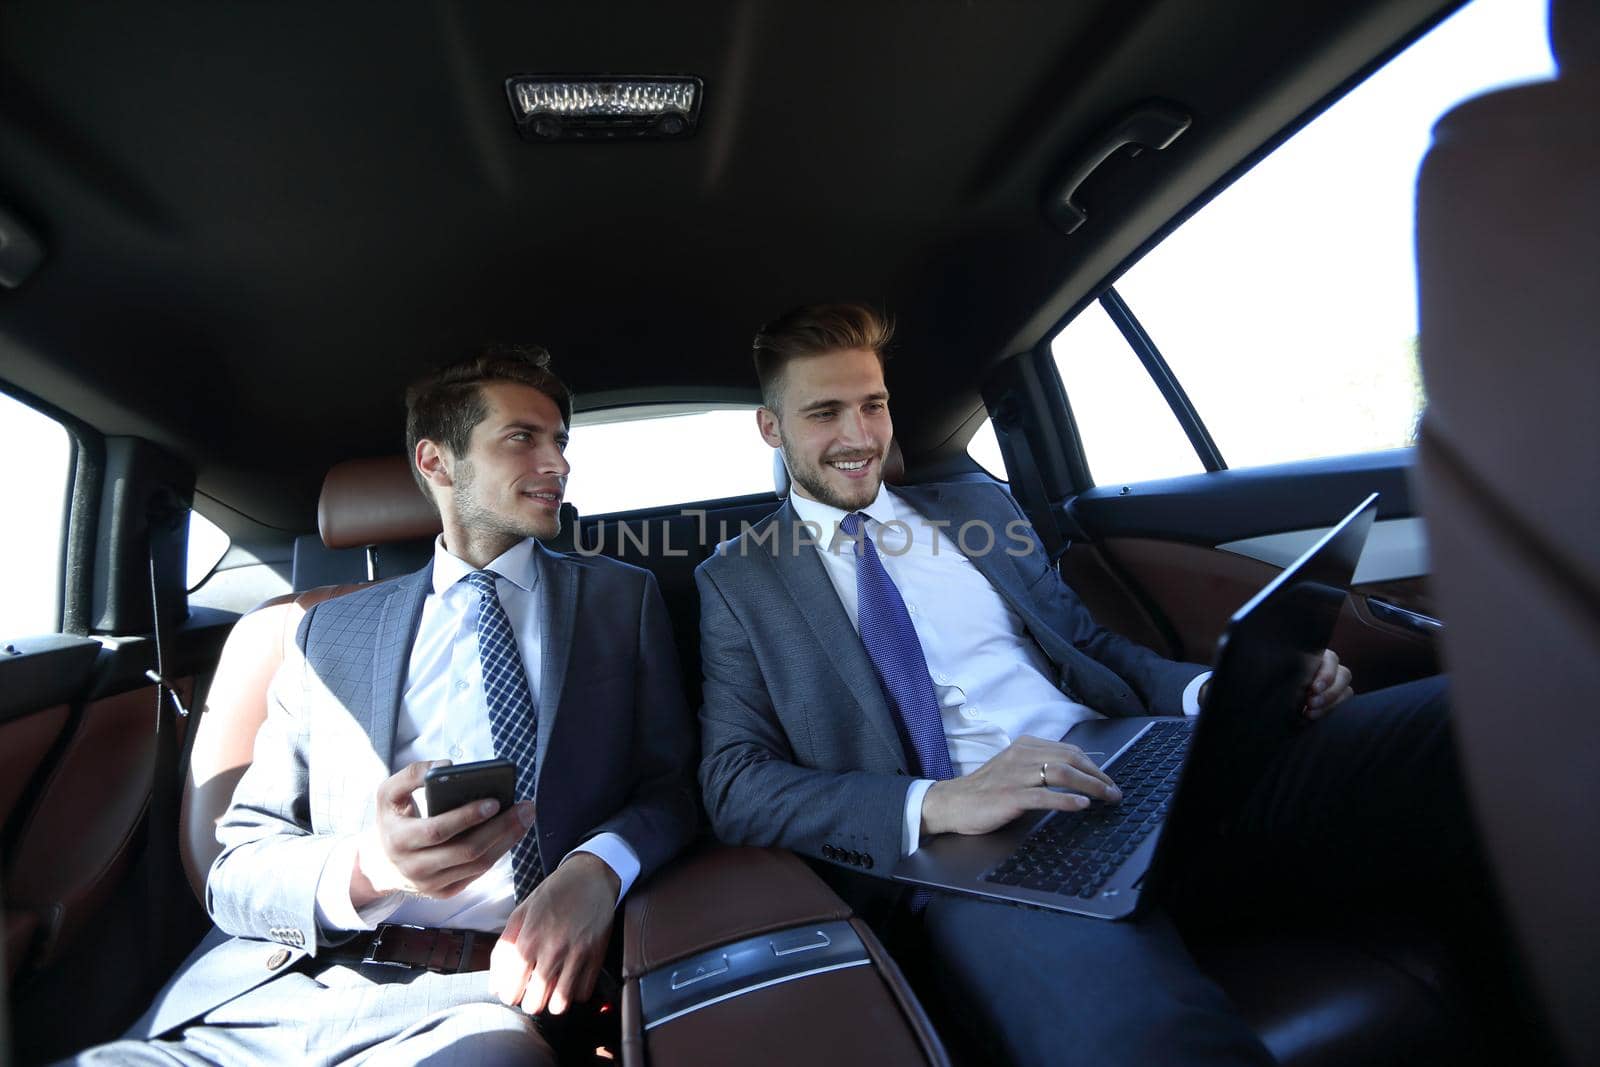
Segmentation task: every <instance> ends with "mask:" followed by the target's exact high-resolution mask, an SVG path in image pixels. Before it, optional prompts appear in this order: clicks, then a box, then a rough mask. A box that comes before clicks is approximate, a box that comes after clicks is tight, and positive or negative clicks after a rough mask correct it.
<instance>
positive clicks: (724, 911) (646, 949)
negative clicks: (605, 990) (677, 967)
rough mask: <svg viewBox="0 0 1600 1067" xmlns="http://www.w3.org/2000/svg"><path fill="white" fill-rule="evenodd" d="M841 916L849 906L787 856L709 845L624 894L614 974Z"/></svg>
mask: <svg viewBox="0 0 1600 1067" xmlns="http://www.w3.org/2000/svg"><path fill="white" fill-rule="evenodd" d="M849 917H850V908H849V906H848V905H846V904H845V902H844V901H842V900H840V899H839V897H838V895H837V894H835V893H834V891H833V890H831V889H829V888H828V886H827V885H826V884H825V883H824V882H823V881H822V879H821V878H819V877H817V875H816V874H815V873H813V872H812V870H811V869H810V868H809V867H807V866H806V865H805V863H804V862H803V861H801V860H800V859H798V858H797V857H796V856H795V855H794V854H793V853H791V852H788V851H786V850H784V849H772V848H732V847H729V846H726V845H709V846H706V847H703V848H700V849H697V850H694V851H691V852H689V853H688V854H687V855H685V856H684V857H683V858H682V859H680V860H678V861H677V862H675V863H673V864H672V865H670V866H669V867H667V868H666V869H665V870H663V871H661V872H660V873H659V874H657V875H656V876H655V877H653V878H652V879H650V881H649V882H648V883H647V884H645V885H643V886H641V887H640V888H638V889H636V890H635V891H634V892H632V893H630V894H629V895H628V899H627V904H626V911H625V913H624V917H623V950H622V977H623V979H624V980H628V979H632V978H637V977H639V976H641V975H643V974H647V973H648V972H650V971H653V970H656V969H657V968H659V967H662V966H664V965H666V964H669V963H674V962H676V961H678V960H682V959H685V958H687V957H689V956H693V955H695V954H696V953H699V952H703V951H705V950H706V949H709V948H715V947H716V946H718V945H723V944H727V943H728V942H731V941H739V940H741V939H744V938H747V937H754V936H756V935H757V934H763V933H768V932H770V931H773V930H782V929H785V928H787V927H790V926H798V925H800V924H802V923H824V922H832V921H836V920H842V919H848V918H849Z"/></svg>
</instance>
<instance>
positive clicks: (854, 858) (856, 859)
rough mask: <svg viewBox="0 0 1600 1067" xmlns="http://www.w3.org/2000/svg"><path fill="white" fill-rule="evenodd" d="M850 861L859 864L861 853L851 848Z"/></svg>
mask: <svg viewBox="0 0 1600 1067" xmlns="http://www.w3.org/2000/svg"><path fill="white" fill-rule="evenodd" d="M850 862H851V863H853V864H855V865H856V866H857V867H859V866H861V853H859V852H857V851H856V850H855V849H851V850H850Z"/></svg>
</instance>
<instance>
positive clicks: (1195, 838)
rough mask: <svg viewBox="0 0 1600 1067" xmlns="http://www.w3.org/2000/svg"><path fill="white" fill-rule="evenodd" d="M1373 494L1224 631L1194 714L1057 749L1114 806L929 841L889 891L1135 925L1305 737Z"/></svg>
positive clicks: (1114, 723) (1109, 726)
mask: <svg viewBox="0 0 1600 1067" xmlns="http://www.w3.org/2000/svg"><path fill="white" fill-rule="evenodd" d="M1377 499H1378V494H1376V493H1373V494H1372V495H1371V496H1369V497H1367V499H1366V500H1364V501H1362V502H1361V504H1360V505H1358V506H1357V507H1356V508H1355V510H1353V511H1352V512H1350V514H1348V515H1346V516H1345V517H1344V518H1343V519H1342V520H1340V522H1339V523H1338V525H1336V526H1334V527H1333V529H1331V530H1329V531H1328V532H1327V533H1326V534H1325V535H1323V536H1322V537H1321V538H1320V539H1318V541H1317V543H1316V544H1314V545H1312V546H1311V547H1310V548H1309V549H1307V550H1306V551H1305V553H1304V554H1303V555H1301V557H1300V558H1299V559H1297V560H1295V561H1294V562H1293V563H1291V564H1290V565H1289V566H1288V567H1286V568H1284V570H1283V571H1282V572H1281V573H1279V574H1278V575H1277V576H1276V577H1274V578H1273V579H1272V581H1270V582H1268V583H1267V585H1266V587H1265V588H1263V589H1262V590H1261V591H1260V592H1259V593H1257V594H1256V595H1255V596H1254V597H1252V598H1251V599H1250V600H1249V602H1248V603H1246V604H1245V605H1244V606H1243V607H1241V608H1240V609H1239V610H1238V611H1236V612H1235V613H1234V614H1233V617H1232V618H1231V619H1229V620H1228V625H1227V628H1226V630H1225V631H1224V632H1223V635H1222V637H1221V639H1220V640H1219V642H1218V645H1217V656H1216V666H1215V668H1214V669H1213V673H1212V675H1211V683H1210V688H1209V689H1208V691H1207V697H1206V706H1205V710H1204V713H1203V714H1201V715H1199V716H1197V717H1194V718H1176V717H1173V716H1159V717H1157V716H1146V717H1138V718H1118V719H1094V720H1090V721H1088V722H1081V723H1078V724H1077V725H1076V726H1074V727H1073V728H1072V729H1071V730H1070V731H1068V732H1067V735H1066V737H1065V738H1063V740H1066V741H1070V742H1072V743H1073V744H1075V745H1077V746H1078V747H1079V748H1082V749H1083V750H1084V751H1085V752H1086V753H1088V754H1089V757H1090V758H1091V759H1093V760H1094V761H1095V762H1096V763H1097V764H1099V765H1100V766H1101V768H1103V769H1104V770H1105V771H1106V772H1107V773H1108V774H1110V775H1111V777H1112V778H1113V779H1114V780H1116V782H1117V785H1118V787H1119V788H1120V789H1121V790H1122V797H1123V799H1122V803H1120V804H1102V803H1099V802H1096V803H1095V804H1094V805H1092V806H1091V807H1089V808H1088V809H1086V810H1084V811H1081V812H1050V813H1044V814H1041V813H1039V812H1030V813H1028V814H1026V815H1024V816H1022V817H1021V818H1019V819H1017V820H1015V821H1013V822H1011V823H1009V824H1007V825H1006V826H1004V827H1002V828H1000V829H999V830H996V831H995V832H993V833H990V834H982V835H975V836H968V835H961V834H942V835H940V836H938V837H936V838H933V839H931V840H929V841H927V842H925V843H924V844H923V845H922V847H921V848H919V849H918V850H917V851H916V852H914V853H912V854H911V855H910V856H907V857H905V858H904V859H902V860H901V861H900V863H899V864H898V865H897V866H896V867H895V869H894V872H893V877H894V878H895V879H896V880H897V881H902V882H911V883H914V884H918V885H925V886H933V887H936V888H940V889H948V890H954V891H957V892H961V893H970V894H974V895H977V896H983V897H990V898H993V899H997V900H1006V901H1012V902H1015V903H1021V904H1031V905H1034V906H1036V907H1042V908H1051V909H1054V910H1056V911H1066V912H1072V913H1074V914H1078V915H1089V916H1093V917H1096V918H1102V919H1124V918H1128V917H1130V916H1132V915H1135V914H1136V913H1137V912H1138V911H1139V910H1140V908H1141V905H1142V903H1143V902H1144V901H1145V900H1147V899H1148V898H1149V897H1151V896H1152V895H1153V890H1157V889H1159V887H1160V886H1161V884H1163V882H1164V881H1165V880H1167V879H1168V878H1170V873H1169V872H1172V871H1174V870H1178V869H1181V868H1182V867H1183V866H1184V864H1185V854H1186V852H1187V851H1188V850H1189V849H1191V848H1197V847H1201V846H1202V844H1203V842H1204V840H1205V838H1206V836H1207V835H1208V834H1209V832H1210V831H1211V830H1212V829H1213V828H1215V827H1217V826H1219V825H1220V824H1221V823H1222V822H1223V821H1224V820H1226V819H1227V818H1229V817H1230V816H1232V815H1233V814H1235V813H1236V812H1238V811H1240V810H1241V809H1242V808H1243V806H1244V803H1245V799H1246V797H1247V796H1248V794H1249V792H1250V790H1251V789H1252V788H1253V787H1254V786H1255V784H1256V782H1257V781H1259V780H1260V779H1261V777H1262V775H1263V774H1264V773H1265V771H1266V769H1267V767H1268V765H1269V764H1270V763H1271V762H1272V759H1273V757H1274V756H1275V755H1276V754H1277V753H1278V752H1279V751H1280V750H1281V749H1282V748H1283V746H1284V745H1285V744H1287V743H1288V741H1289V740H1290V739H1291V738H1292V737H1293V736H1294V735H1295V734H1296V733H1298V732H1299V731H1300V730H1301V729H1303V728H1304V726H1305V722H1306V720H1305V717H1304V716H1303V715H1302V714H1301V709H1302V707H1303V706H1304V703H1305V691H1306V686H1307V685H1308V684H1309V683H1310V681H1311V678H1312V676H1313V675H1314V674H1315V672H1316V669H1317V665H1318V663H1319V662H1320V657H1321V653H1322V650H1323V649H1324V648H1326V647H1327V645H1328V639H1329V637H1330V636H1331V635H1332V633H1333V627H1334V623H1335V622H1336V621H1337V620H1338V617H1339V611H1340V609H1341V607H1342V606H1343V604H1344V599H1345V594H1346V593H1347V591H1348V589H1349V585H1350V579H1351V577H1352V576H1353V575H1354V574H1355V569H1356V563H1357V562H1358V561H1359V560H1360V558H1361V550H1362V548H1363V547H1364V546H1365V544H1366V540H1367V534H1368V533H1369V532H1370V531H1371V529H1372V523H1373V518H1374V516H1375V515H1376V514H1377Z"/></svg>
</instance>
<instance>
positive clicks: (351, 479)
mask: <svg viewBox="0 0 1600 1067" xmlns="http://www.w3.org/2000/svg"><path fill="white" fill-rule="evenodd" d="M317 526H318V529H319V530H320V532H321V534H322V540H323V543H324V544H326V545H327V546H328V547H329V548H365V549H367V550H368V551H369V552H370V551H371V550H372V549H373V548H374V547H375V546H377V545H383V544H390V543H394V542H398V541H410V540H414V539H416V538H418V537H431V536H432V535H434V534H436V533H438V532H439V529H440V525H439V515H438V513H437V512H435V511H434V510H433V508H432V506H431V505H430V504H429V503H428V501H427V499H426V498H425V497H423V495H422V494H421V493H420V492H418V490H417V487H416V484H415V483H414V482H413V481H412V480H411V475H410V471H409V468H408V467H407V465H406V463H405V460H404V459H403V458H401V457H381V458H377V459H357V460H349V461H346V462H344V463H341V464H338V465H337V466H335V467H334V468H333V469H331V470H330V471H329V472H328V476H327V478H325V479H324V480H323V483H322V497H321V500H320V501H319V502H318V504H317ZM366 584H367V583H365V582H356V583H352V584H347V585H325V586H321V587H319V588H316V589H309V590H306V591H305V592H302V593H291V594H287V595H285V596H280V597H275V598H273V599H271V600H268V601H267V602H266V603H264V604H262V605H261V606H260V607H258V608H256V609H255V610H254V611H252V612H250V613H249V614H247V615H245V616H244V618H242V619H240V620H239V622H238V623H237V624H235V626H234V628H233V632H232V633H230V634H229V635H228V642H227V644H226V645H224V646H223V649H222V658H221V660H220V661H219V662H218V663H217V672H216V676H215V677H214V678H213V680H212V683H211V691H210V693H209V694H208V696H207V698H206V707H205V714H203V715H201V716H200V717H199V719H198V721H197V723H196V729H197V730H198V731H199V732H198V733H196V734H195V739H194V754H193V756H192V758H191V760H190V763H189V774H188V777H187V779H186V780H185V781H184V785H183V803H182V805H181V806H180V808H179V813H178V841H179V848H180V850H181V852H182V857H183V869H184V872H185V873H186V874H187V875H188V876H189V885H190V886H191V887H193V889H194V892H195V895H196V896H198V897H199V898H200V900H201V902H202V903H204V901H205V885H206V873H207V872H208V871H209V870H210V869H211V862H212V861H213V860H215V859H216V858H217V853H218V852H219V851H221V847H222V846H221V845H219V844H218V843H217V838H216V825H217V820H218V819H220V818H221V817H222V813H223V812H224V811H226V810H227V808H228V803H229V801H230V800H232V798H233V789H234V786H236V785H237V784H238V783H239V779H240V778H241V777H242V776H243V775H244V772H245V768H247V767H248V766H249V765H250V759H251V755H252V753H253V751H254V748H255V739H256V731H257V730H259V729H260V728H261V724H262V723H263V722H265V721H266V717H267V690H268V686H269V684H270V683H271V681H272V676H273V674H275V673H276V672H277V670H278V667H279V665H280V664H282V663H283V659H284V656H285V654H286V653H287V652H288V651H289V649H290V648H291V646H292V644H293V642H294V636H295V630H296V629H297V628H298V627H299V625H300V620H301V619H302V618H304V617H305V613H306V610H307V609H308V608H310V607H311V606H312V605H314V604H317V603H319V602H321V601H323V600H327V599H329V598H331V597H336V596H339V595H341V594H343V593H348V592H350V591H351V590H353V589H359V588H361V587H362V586H363V585H366Z"/></svg>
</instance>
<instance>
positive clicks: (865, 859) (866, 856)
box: [861, 852, 872, 871]
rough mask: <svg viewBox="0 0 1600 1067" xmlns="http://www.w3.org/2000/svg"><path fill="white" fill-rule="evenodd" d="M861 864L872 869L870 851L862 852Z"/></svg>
mask: <svg viewBox="0 0 1600 1067" xmlns="http://www.w3.org/2000/svg"><path fill="white" fill-rule="evenodd" d="M861 865H862V866H863V867H865V868H866V869H867V870H869V871H870V870H872V853H870V852H865V853H862V856H861Z"/></svg>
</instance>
